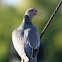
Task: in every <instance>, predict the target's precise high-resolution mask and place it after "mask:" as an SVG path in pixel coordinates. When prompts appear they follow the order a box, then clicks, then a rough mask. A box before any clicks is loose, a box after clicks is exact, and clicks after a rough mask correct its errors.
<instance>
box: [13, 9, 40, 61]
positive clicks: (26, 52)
mask: <svg viewBox="0 0 62 62" xmlns="http://www.w3.org/2000/svg"><path fill="white" fill-rule="evenodd" d="M36 15H40V12H38V11H37V10H36V9H35V8H29V9H28V10H27V11H26V13H25V15H24V17H23V21H22V23H21V25H20V26H19V27H18V28H16V29H15V30H14V31H13V32H12V42H13V45H14V48H15V50H16V52H17V53H18V55H19V56H20V58H21V62H37V54H38V52H39V47H40V36H39V32H38V30H37V28H36V27H35V26H34V25H33V24H32V19H33V17H34V16H36Z"/></svg>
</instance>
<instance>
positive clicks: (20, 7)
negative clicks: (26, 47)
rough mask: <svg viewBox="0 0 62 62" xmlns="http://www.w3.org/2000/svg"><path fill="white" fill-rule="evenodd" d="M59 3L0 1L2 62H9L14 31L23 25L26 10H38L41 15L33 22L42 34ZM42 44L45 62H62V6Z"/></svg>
mask: <svg viewBox="0 0 62 62" xmlns="http://www.w3.org/2000/svg"><path fill="white" fill-rule="evenodd" d="M59 1H60V0H0V62H9V56H10V55H9V51H10V45H11V43H12V31H13V30H14V29H16V28H17V27H18V26H19V25H20V24H21V22H22V20H23V16H24V14H25V12H26V10H27V9H29V8H36V9H37V10H38V11H39V12H40V13H41V16H36V17H35V18H34V19H33V21H32V23H33V24H34V25H35V26H36V27H37V29H38V31H39V34H40V33H41V32H42V30H43V28H44V26H45V25H46V23H47V21H48V20H49V18H50V16H51V14H52V13H53V11H54V10H55V8H56V6H57V5H58V3H59ZM42 43H43V44H44V45H45V46H44V54H43V55H44V62H62V5H61V7H60V8H59V10H58V12H57V14H56V15H55V17H54V18H53V20H52V22H51V24H50V25H49V27H48V29H47V30H46V32H45V34H44V35H43V37H42V39H41V44H42ZM40 53H41V52H40ZM38 62H39V61H38ZM40 62H41V60H40Z"/></svg>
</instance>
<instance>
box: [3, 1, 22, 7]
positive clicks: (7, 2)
mask: <svg viewBox="0 0 62 62" xmlns="http://www.w3.org/2000/svg"><path fill="white" fill-rule="evenodd" d="M21 1H23V0H2V3H3V4H6V5H8V6H16V5H18V4H19V3H20V2H21Z"/></svg>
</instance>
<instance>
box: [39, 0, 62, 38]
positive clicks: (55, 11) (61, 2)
mask: <svg viewBox="0 0 62 62" xmlns="http://www.w3.org/2000/svg"><path fill="white" fill-rule="evenodd" d="M61 4H62V0H61V1H60V2H59V4H58V6H57V7H56V9H55V10H54V12H53V14H52V16H51V17H50V19H49V21H48V22H47V24H46V26H45V27H44V29H43V31H42V33H41V35H40V39H41V38H42V36H43V34H44V33H45V31H46V29H47V28H48V26H49V24H50V23H51V21H52V19H53V17H54V16H55V14H56V13H57V11H58V9H59V8H60V6H61Z"/></svg>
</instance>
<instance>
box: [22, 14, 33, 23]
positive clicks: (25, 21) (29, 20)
mask: <svg viewBox="0 0 62 62" xmlns="http://www.w3.org/2000/svg"><path fill="white" fill-rule="evenodd" d="M23 22H24V23H25V24H32V21H31V19H30V17H29V16H28V15H24V18H23Z"/></svg>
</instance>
